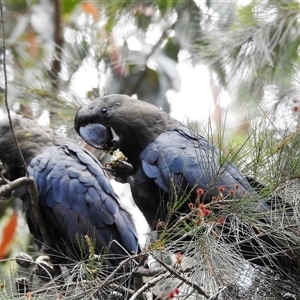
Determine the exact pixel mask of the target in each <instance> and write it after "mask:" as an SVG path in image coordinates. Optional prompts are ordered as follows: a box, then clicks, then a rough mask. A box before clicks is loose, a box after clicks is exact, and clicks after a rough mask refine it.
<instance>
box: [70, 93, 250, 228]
mask: <svg viewBox="0 0 300 300" xmlns="http://www.w3.org/2000/svg"><path fill="white" fill-rule="evenodd" d="M75 129H76V131H77V132H78V134H79V135H80V136H81V137H82V138H83V139H84V140H85V141H86V142H87V143H88V144H90V145H91V146H93V147H95V148H98V149H103V150H116V149H117V148H119V149H120V150H121V151H122V152H123V154H124V155H125V156H126V157H127V158H128V162H129V163H130V164H131V165H132V170H130V168H126V166H125V168H124V169H123V170H124V173H126V171H127V175H128V176H130V180H129V182H130V184H131V188H132V194H133V198H134V200H135V202H136V204H137V206H138V207H139V208H140V210H141V211H142V212H143V214H144V215H145V217H146V219H147V221H148V222H149V225H150V226H152V225H153V224H154V222H155V221H157V220H159V219H160V220H161V221H166V218H167V213H168V209H170V208H171V206H170V203H169V202H170V201H171V194H172V193H173V192H176V194H177V195H178V196H179V197H180V196H181V197H185V196H187V195H189V196H188V197H189V199H196V197H197V190H198V191H199V189H201V191H202V194H203V195H202V199H201V200H202V201H203V202H208V201H210V200H211V199H212V197H218V196H219V195H220V193H222V196H223V197H226V196H227V195H228V194H229V193H230V192H231V193H232V191H234V193H235V196H236V197H238V198H239V197H242V196H243V195H244V194H245V193H246V192H247V191H252V190H253V189H252V187H251V185H250V184H249V182H248V181H247V180H246V178H245V177H244V176H243V175H242V174H241V172H240V171H239V170H238V168H237V167H236V166H235V165H234V164H233V163H230V162H222V161H221V160H222V158H221V153H220V151H219V150H218V149H217V148H216V147H214V146H213V145H212V144H211V143H210V142H209V141H207V140H206V139H205V138H203V137H202V136H201V135H199V134H196V133H194V132H192V131H191V130H190V129H188V128H187V127H185V126H184V125H183V124H182V123H180V122H179V121H177V120H175V119H173V118H171V117H170V116H169V115H167V114H166V113H165V112H163V111H161V110H160V109H158V108H157V107H155V106H153V105H151V104H148V103H146V102H143V101H140V100H136V99H133V98H130V97H128V96H125V95H109V96H105V97H102V98H99V99H97V100H95V101H93V102H91V103H90V104H89V105H87V106H84V107H82V108H80V109H79V110H78V112H77V115H76V119H75ZM114 171H116V170H114ZM119 171H120V174H119V175H121V173H122V168H120V170H119ZM117 176H118V174H117ZM121 176H122V175H121ZM188 202H189V201H186V202H185V203H184V204H183V205H182V206H181V207H178V211H179V212H186V211H188V207H187V205H188Z"/></svg>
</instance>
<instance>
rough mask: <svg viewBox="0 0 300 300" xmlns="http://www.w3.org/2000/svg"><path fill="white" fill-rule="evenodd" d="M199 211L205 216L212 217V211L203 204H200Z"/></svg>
mask: <svg viewBox="0 0 300 300" xmlns="http://www.w3.org/2000/svg"><path fill="white" fill-rule="evenodd" d="M199 209H200V211H201V213H202V214H203V215H204V216H206V217H208V216H209V215H210V210H209V209H207V208H206V207H205V205H204V204H203V203H200V205H199Z"/></svg>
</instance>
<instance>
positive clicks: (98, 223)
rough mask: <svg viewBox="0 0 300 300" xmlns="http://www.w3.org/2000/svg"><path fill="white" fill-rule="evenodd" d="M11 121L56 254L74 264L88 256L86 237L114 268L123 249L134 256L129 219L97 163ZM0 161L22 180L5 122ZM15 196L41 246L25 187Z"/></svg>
mask: <svg viewBox="0 0 300 300" xmlns="http://www.w3.org/2000/svg"><path fill="white" fill-rule="evenodd" d="M12 123H13V128H14V132H15V135H16V137H17V140H18V144H19V147H20V149H21V151H22V154H23V156H24V159H25V162H26V164H27V167H28V171H29V173H30V175H31V176H32V177H33V178H34V179H35V182H36V185H37V189H38V192H39V205H40V210H41V214H42V217H43V220H44V222H45V224H46V226H47V228H48V232H49V235H50V238H51V239H52V241H53V243H52V245H54V247H55V249H54V250H55V251H56V254H57V253H61V254H62V255H64V256H65V257H66V258H67V257H69V258H71V259H75V260H80V259H82V258H84V257H82V253H85V255H87V254H89V251H88V250H89V247H88V244H87V241H86V239H85V236H89V238H90V240H91V242H92V244H93V243H94V247H95V253H96V254H100V253H108V255H110V254H111V259H109V260H108V262H109V264H110V265H117V264H118V263H119V262H120V261H121V257H124V255H126V251H127V253H132V252H137V251H138V241H137V235H136V231H135V227H134V224H133V222H132V220H131V217H130V215H129V214H128V212H127V211H125V210H124V209H123V208H122V207H121V205H120V203H119V199H118V196H117V195H116V193H115V192H114V190H113V188H112V186H111V184H110V180H109V178H108V177H107V175H106V173H105V172H104V170H103V168H102V166H101V165H100V163H99V162H98V161H97V159H96V158H95V157H94V156H93V155H92V154H91V153H90V152H88V151H87V150H85V149H83V148H82V147H80V146H79V145H77V144H76V143H74V142H72V141H70V140H68V139H67V138H65V137H62V136H59V135H57V134H55V133H54V132H53V131H52V130H51V129H50V128H47V127H43V126H40V125H39V124H37V123H36V122H34V121H31V120H29V119H24V118H22V117H21V116H18V115H16V116H13V117H12ZM0 160H1V161H2V163H3V165H4V166H5V168H6V169H7V175H8V177H9V179H11V180H13V179H16V178H19V177H21V176H24V174H25V172H24V168H23V165H22V161H21V159H20V156H19V154H18V151H17V147H16V145H15V142H14V139H13V137H12V133H11V129H10V126H9V123H8V119H7V118H5V119H2V120H1V121H0ZM15 194H16V195H17V196H19V197H20V198H21V199H22V200H23V203H24V210H25V213H26V218H27V222H28V225H29V229H30V231H31V233H32V234H33V236H34V238H35V239H36V241H38V242H39V243H43V237H42V235H41V232H40V229H39V227H38V225H37V222H36V220H35V217H34V214H33V211H32V205H31V201H30V198H29V195H28V192H27V188H26V187H21V188H19V189H17V190H16V191H15ZM113 240H115V241H117V243H119V245H118V244H117V243H115V242H113ZM79 244H80V245H79ZM109 245H110V246H109ZM57 255H59V254H57ZM58 261H59V262H62V261H64V260H63V259H62V261H60V260H58Z"/></svg>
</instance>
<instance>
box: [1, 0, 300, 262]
mask: <svg viewBox="0 0 300 300" xmlns="http://www.w3.org/2000/svg"><path fill="white" fill-rule="evenodd" d="M1 3H2V9H3V17H4V19H3V20H2V21H3V24H4V26H5V27H4V31H5V36H4V37H3V36H2V34H1V45H0V60H1V64H0V116H3V115H4V114H6V109H5V105H4V95H5V85H4V83H5V82H4V73H3V64H5V65H6V68H7V80H8V82H7V83H8V90H7V96H8V102H9V107H10V109H11V110H12V111H14V112H16V113H20V114H22V115H25V116H27V117H30V118H32V119H37V120H39V121H40V122H41V123H43V124H47V125H50V126H51V127H52V128H54V129H56V130H57V131H59V132H61V133H63V134H68V135H70V136H72V137H73V138H74V139H77V136H76V134H75V133H74V131H73V119H74V114H75V112H76V110H77V108H78V107H79V106H81V105H82V104H84V103H87V102H88V101H90V100H92V99H94V98H96V97H99V96H100V95H103V94H109V93H124V94H128V95H130V96H131V95H134V96H136V97H138V98H139V99H142V100H144V101H148V102H150V103H153V104H155V105H157V106H158V107H160V108H161V109H163V110H165V111H166V112H168V113H171V114H172V93H173V94H174V93H178V94H179V95H180V91H181V81H182V80H183V78H182V76H195V75H194V73H193V72H191V73H184V74H183V73H180V71H179V69H180V66H181V65H183V64H187V65H190V66H192V67H193V68H197V67H199V66H205V70H206V72H207V76H209V78H210V86H209V87H208V88H209V91H210V97H211V99H212V100H209V99H207V97H205V96H204V94H201V93H200V94H193V93H192V92H191V94H190V95H189V97H192V98H193V102H194V103H195V107H198V108H199V107H200V108H201V107H202V106H203V107H207V102H208V101H211V102H212V105H211V106H210V107H211V109H210V110H209V111H207V119H209V122H210V123H209V126H208V127H206V132H205V134H208V135H209V136H212V137H214V138H215V139H216V140H219V138H220V136H221V137H222V139H221V140H222V141H223V138H224V136H226V132H227V131H226V130H225V129H223V131H222V134H221V135H218V134H217V135H215V133H214V132H215V131H214V129H215V128H219V127H222V126H224V125H227V124H229V126H228V128H231V129H232V131H234V135H233V136H231V139H233V141H232V142H231V143H228V145H226V146H225V147H224V145H223V143H222V141H221V142H220V145H221V146H222V148H223V149H224V150H225V152H226V153H229V154H228V155H231V157H232V159H233V160H234V161H236V162H237V163H238V164H239V165H240V166H241V167H242V168H243V169H244V171H245V172H247V174H249V175H252V176H255V177H256V178H257V179H259V180H262V182H263V183H265V184H269V183H272V185H273V186H276V184H277V183H278V182H280V181H281V180H283V179H284V178H286V177H289V176H297V175H299V174H300V167H299V166H300V163H298V160H299V157H300V156H299V151H298V149H299V147H298V144H299V133H298V128H299V117H300V115H299V112H300V106H299V105H300V95H299V80H300V78H299V77H300V76H299V75H300V72H299V60H300V55H299V45H300V22H299V20H300V3H299V1H297V0H265V1H256V0H248V1H242V0H240V1H234V0H232V1H229V0H228V1H214V0H206V1H205V0H184V1H182V0H118V1H111V0H94V1H88V0H81V1H80V0H68V1H62V0H52V1H50V0H47V1H42V0H41V1H30V0H18V1H15V0H6V1H4V0H2V2H1ZM1 28H2V25H1ZM1 32H2V29H1ZM3 40H4V41H5V56H4V47H3V45H4V44H3ZM4 59H5V61H4ZM199 80H200V79H199ZM199 84H201V82H199ZM224 94H225V95H227V97H228V98H229V99H230V101H228V102H226V103H227V105H226V106H224V105H222V97H223V95H224ZM180 101H182V105H185V101H186V99H185V98H182V99H181V100H180ZM189 123H190V125H191V126H192V127H196V126H197V127H198V124H197V120H189ZM205 125H207V124H205ZM200 127H201V125H200ZM207 128H208V129H207ZM198 129H199V130H200V131H201V130H202V131H203V129H202V128H198ZM291 157H292V158H295V160H291ZM3 203H4V202H3ZM6 206H7V202H6V203H4V204H2V202H1V203H0V207H1V209H0V221H1V224H3V226H2V227H1V228H4V226H6V225H5V224H10V222H11V223H13V222H14V220H15V219H13V218H14V215H13V213H12V212H11V210H9V209H6ZM2 216H5V218H2ZM7 216H9V217H7ZM13 224H14V223H13ZM9 228H11V230H16V228H17V227H16V226H13V225H12V226H10V227H9ZM12 228H13V229H12ZM0 234H1V233H0ZM11 236H14V234H12V235H11ZM20 244H22V243H20ZM22 245H23V244H22ZM22 247H23V246H22ZM10 249H11V248H10ZM9 251H14V250H7V253H6V254H5V255H4V256H9Z"/></svg>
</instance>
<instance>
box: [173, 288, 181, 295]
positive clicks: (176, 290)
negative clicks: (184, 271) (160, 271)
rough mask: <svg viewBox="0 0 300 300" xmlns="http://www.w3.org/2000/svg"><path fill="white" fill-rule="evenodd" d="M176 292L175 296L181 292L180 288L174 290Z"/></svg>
mask: <svg viewBox="0 0 300 300" xmlns="http://www.w3.org/2000/svg"><path fill="white" fill-rule="evenodd" d="M174 292H175V294H177V295H178V294H179V292H180V290H179V288H178V287H176V288H175V289H174Z"/></svg>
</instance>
